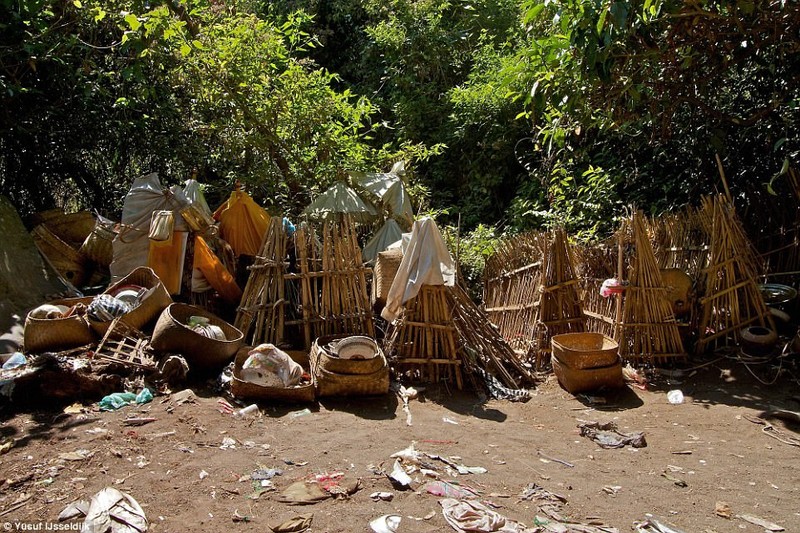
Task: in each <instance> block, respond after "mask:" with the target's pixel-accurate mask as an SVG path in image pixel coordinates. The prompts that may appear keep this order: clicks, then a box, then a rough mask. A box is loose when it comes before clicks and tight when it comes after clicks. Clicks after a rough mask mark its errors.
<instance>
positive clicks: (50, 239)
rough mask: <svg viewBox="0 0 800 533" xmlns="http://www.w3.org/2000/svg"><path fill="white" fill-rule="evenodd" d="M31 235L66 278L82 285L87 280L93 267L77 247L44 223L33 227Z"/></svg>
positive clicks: (51, 262) (42, 251) (38, 246)
mask: <svg viewBox="0 0 800 533" xmlns="http://www.w3.org/2000/svg"><path fill="white" fill-rule="evenodd" d="M31 236H32V237H33V242H34V243H35V244H36V247H37V248H38V249H39V251H40V252H41V253H42V254H43V255H44V256H45V257H46V258H47V260H48V261H49V262H50V264H51V265H53V268H55V269H56V271H57V272H58V273H59V274H61V275H62V276H63V277H64V279H66V280H67V281H69V282H70V283H72V284H73V285H76V286H81V285H83V284H84V283H85V282H86V280H87V279H88V278H89V275H90V274H91V268H89V263H88V261H87V259H86V257H84V256H83V254H81V253H80V252H79V251H78V250H77V249H76V248H73V247H72V246H71V245H70V244H69V243H67V242H66V241H64V240H63V239H62V238H61V237H59V236H58V235H56V234H55V233H53V232H52V231H51V230H50V228H48V227H47V226H45V225H44V224H39V225H38V226H36V227H35V228H33V231H31Z"/></svg>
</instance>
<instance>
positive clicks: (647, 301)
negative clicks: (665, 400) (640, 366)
mask: <svg viewBox="0 0 800 533" xmlns="http://www.w3.org/2000/svg"><path fill="white" fill-rule="evenodd" d="M643 219H644V217H643V215H642V214H641V213H639V212H636V213H634V215H633V218H632V220H631V222H630V224H631V226H632V228H631V229H632V233H633V244H634V247H635V254H634V256H633V257H632V262H631V267H630V270H629V276H628V281H629V285H628V286H627V288H626V289H625V295H624V299H623V303H622V310H621V316H618V318H617V335H616V341H617V342H618V343H619V353H620V356H621V357H622V358H623V359H625V360H628V361H636V362H647V363H654V362H665V361H667V360H674V359H675V358H684V357H686V351H685V350H684V348H683V342H682V340H681V336H680V332H679V330H678V323H677V322H676V321H675V317H674V315H673V312H672V304H671V302H670V301H669V299H668V298H667V289H666V287H665V286H664V282H663V280H662V278H661V271H660V270H659V268H658V263H657V261H656V258H655V255H654V253H653V248H652V245H651V244H650V238H649V236H648V233H647V230H646V229H645V223H644V220H643Z"/></svg>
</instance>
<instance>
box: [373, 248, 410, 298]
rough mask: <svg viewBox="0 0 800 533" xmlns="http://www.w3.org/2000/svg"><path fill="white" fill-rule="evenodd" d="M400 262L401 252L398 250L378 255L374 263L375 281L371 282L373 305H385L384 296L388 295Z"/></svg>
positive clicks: (401, 259)
mask: <svg viewBox="0 0 800 533" xmlns="http://www.w3.org/2000/svg"><path fill="white" fill-rule="evenodd" d="M402 261H403V252H402V251H401V250H399V249H398V250H386V251H385V252H380V253H378V258H377V259H376V261H375V279H374V280H373V282H372V302H373V303H375V304H378V305H380V306H384V305H386V295H387V294H388V293H389V289H390V288H391V286H392V282H393V281H394V277H395V276H396V275H397V270H398V269H399V268H400V263H401V262H402Z"/></svg>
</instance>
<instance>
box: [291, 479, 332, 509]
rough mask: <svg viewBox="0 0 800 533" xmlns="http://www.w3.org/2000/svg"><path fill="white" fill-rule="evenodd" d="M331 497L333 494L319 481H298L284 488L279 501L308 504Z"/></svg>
mask: <svg viewBox="0 0 800 533" xmlns="http://www.w3.org/2000/svg"><path fill="white" fill-rule="evenodd" d="M330 497H331V494H330V493H329V492H327V491H325V489H323V488H322V487H321V486H320V485H319V484H318V483H308V482H305V481H296V482H295V483H292V484H291V485H289V486H288V487H286V489H284V491H283V492H282V493H281V495H280V496H279V497H278V501H279V502H281V503H287V504H289V505H307V504H311V503H317V502H321V501H322V500H327V499H328V498H330Z"/></svg>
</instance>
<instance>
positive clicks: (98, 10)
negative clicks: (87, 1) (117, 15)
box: [94, 7, 107, 22]
mask: <svg viewBox="0 0 800 533" xmlns="http://www.w3.org/2000/svg"><path fill="white" fill-rule="evenodd" d="M106 15H107V13H106V12H105V11H103V10H102V9H101V8H99V7H96V8H95V14H94V21H95V22H100V21H101V20H103V19H104V18H106Z"/></svg>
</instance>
